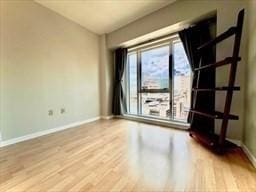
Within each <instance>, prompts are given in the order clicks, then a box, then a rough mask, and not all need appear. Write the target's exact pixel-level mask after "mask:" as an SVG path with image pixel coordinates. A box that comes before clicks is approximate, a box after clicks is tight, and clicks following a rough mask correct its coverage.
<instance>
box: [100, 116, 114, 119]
mask: <svg viewBox="0 0 256 192" xmlns="http://www.w3.org/2000/svg"><path fill="white" fill-rule="evenodd" d="M113 118H114V116H113V115H109V116H101V119H104V120H109V119H113Z"/></svg>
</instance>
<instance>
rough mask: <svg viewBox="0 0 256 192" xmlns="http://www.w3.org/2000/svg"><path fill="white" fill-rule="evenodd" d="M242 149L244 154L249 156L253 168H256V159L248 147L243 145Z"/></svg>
mask: <svg viewBox="0 0 256 192" xmlns="http://www.w3.org/2000/svg"><path fill="white" fill-rule="evenodd" d="M242 149H243V151H244V153H245V154H246V155H247V157H248V159H249V160H250V161H251V163H252V164H253V166H254V167H255V168H256V157H254V155H253V154H252V153H251V151H250V150H249V149H248V148H247V147H246V145H245V144H242Z"/></svg>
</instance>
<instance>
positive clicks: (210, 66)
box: [194, 57, 241, 71]
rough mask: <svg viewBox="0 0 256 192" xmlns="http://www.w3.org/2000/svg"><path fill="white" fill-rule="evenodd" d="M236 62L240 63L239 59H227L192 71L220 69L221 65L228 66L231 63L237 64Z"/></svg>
mask: <svg viewBox="0 0 256 192" xmlns="http://www.w3.org/2000/svg"><path fill="white" fill-rule="evenodd" d="M237 61H241V58H240V57H238V58H234V57H227V58H225V59H223V60H221V61H218V62H216V63H214V64H209V65H205V66H201V67H198V68H195V69H194V71H200V70H204V69H209V68H216V67H221V66H223V65H228V64H231V63H233V62H237Z"/></svg>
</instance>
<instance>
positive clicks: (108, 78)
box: [100, 34, 114, 118]
mask: <svg viewBox="0 0 256 192" xmlns="http://www.w3.org/2000/svg"><path fill="white" fill-rule="evenodd" d="M113 62H114V60H113V54H112V52H111V51H110V50H108V49H107V42H106V35H105V34H104V35H101V36H100V82H101V83H100V90H101V115H102V116H103V118H104V117H105V118H108V116H110V115H111V113H112V111H111V108H112V92H113V85H112V82H113V79H114V78H113V73H114V71H113Z"/></svg>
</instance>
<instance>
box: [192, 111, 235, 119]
mask: <svg viewBox="0 0 256 192" xmlns="http://www.w3.org/2000/svg"><path fill="white" fill-rule="evenodd" d="M190 112H192V113H195V114H198V115H202V116H205V117H209V118H212V119H223V118H224V113H222V112H219V111H214V112H204V111H199V110H195V109H190ZM238 118H239V117H238V116H237V115H231V114H229V115H228V119H231V120H238Z"/></svg>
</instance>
